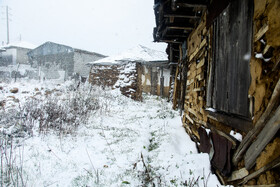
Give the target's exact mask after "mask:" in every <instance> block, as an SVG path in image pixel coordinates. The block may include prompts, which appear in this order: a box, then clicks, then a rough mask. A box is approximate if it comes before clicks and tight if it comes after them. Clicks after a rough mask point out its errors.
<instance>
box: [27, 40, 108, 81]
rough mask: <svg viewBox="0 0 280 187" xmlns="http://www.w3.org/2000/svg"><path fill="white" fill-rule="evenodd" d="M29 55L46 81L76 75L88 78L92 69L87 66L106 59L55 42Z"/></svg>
mask: <svg viewBox="0 0 280 187" xmlns="http://www.w3.org/2000/svg"><path fill="white" fill-rule="evenodd" d="M27 55H28V58H29V62H30V64H31V65H32V67H34V68H38V70H39V76H40V78H45V79H67V78H68V77H71V76H74V75H79V76H82V77H87V76H88V74H89V71H90V67H89V66H87V65H86V64H87V63H88V62H92V61H96V60H99V59H102V58H104V57H106V56H104V55H102V54H98V53H94V52H89V51H85V50H81V49H76V48H73V47H70V46H66V45H61V44H57V43H53V42H46V43H44V44H42V45H40V46H39V47H37V48H35V49H33V50H32V51H30V52H28V54H27Z"/></svg>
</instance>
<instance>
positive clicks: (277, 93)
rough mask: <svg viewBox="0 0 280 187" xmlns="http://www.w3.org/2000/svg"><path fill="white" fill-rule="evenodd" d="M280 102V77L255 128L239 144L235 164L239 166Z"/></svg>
mask: <svg viewBox="0 0 280 187" xmlns="http://www.w3.org/2000/svg"><path fill="white" fill-rule="evenodd" d="M279 102H280V79H279V80H278V82H277V84H276V86H275V88H274V90H273V93H272V96H271V99H270V101H269V103H268V105H267V107H266V109H265V112H264V113H263V114H262V116H261V117H260V119H259V120H258V121H257V123H256V124H255V126H254V128H253V129H252V130H250V131H249V132H248V134H247V135H246V136H245V137H244V138H243V140H242V142H241V144H240V145H239V146H238V148H237V150H236V151H235V153H234V155H233V159H232V161H233V164H234V165H235V166H237V163H238V162H239V161H240V160H241V158H242V156H243V155H244V153H245V151H246V150H247V149H248V147H249V146H250V145H251V143H252V141H253V140H254V139H255V137H256V136H257V135H258V133H259V132H260V131H261V129H262V128H263V127H264V126H265V125H266V121H267V118H269V116H270V114H271V111H272V110H273V108H274V106H275V105H278V104H279Z"/></svg>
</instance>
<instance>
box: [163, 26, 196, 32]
mask: <svg viewBox="0 0 280 187" xmlns="http://www.w3.org/2000/svg"><path fill="white" fill-rule="evenodd" d="M166 28H167V29H171V30H172V29H176V30H188V31H191V30H193V29H194V28H193V27H182V26H167V27H166Z"/></svg>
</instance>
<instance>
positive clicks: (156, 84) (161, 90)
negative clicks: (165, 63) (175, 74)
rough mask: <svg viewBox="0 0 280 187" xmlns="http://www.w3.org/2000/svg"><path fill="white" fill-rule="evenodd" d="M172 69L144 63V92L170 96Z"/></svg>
mask: <svg viewBox="0 0 280 187" xmlns="http://www.w3.org/2000/svg"><path fill="white" fill-rule="evenodd" d="M169 82H170V69H167V67H166V68H163V67H157V66H149V65H142V87H143V92H145V93H149V94H152V95H158V96H162V97H169V89H170V86H169V85H170V84H169Z"/></svg>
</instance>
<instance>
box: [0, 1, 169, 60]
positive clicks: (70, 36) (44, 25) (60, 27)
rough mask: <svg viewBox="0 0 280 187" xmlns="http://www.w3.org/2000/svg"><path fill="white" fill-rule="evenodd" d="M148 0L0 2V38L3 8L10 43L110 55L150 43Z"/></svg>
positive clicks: (3, 35)
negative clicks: (48, 43)
mask: <svg viewBox="0 0 280 187" xmlns="http://www.w3.org/2000/svg"><path fill="white" fill-rule="evenodd" d="M153 3H154V1H153V0H0V6H1V9H0V10H1V14H0V15H1V19H0V41H1V43H2V41H4V42H6V41H7V39H6V38H7V37H6V21H5V18H6V16H5V13H6V9H5V6H7V5H8V6H9V7H10V8H11V10H10V13H11V16H10V17H11V22H10V42H13V41H17V40H19V39H20V36H21V39H22V40H23V41H27V42H30V43H33V44H35V45H41V44H42V43H44V42H46V41H52V42H57V43H61V44H65V45H70V46H72V47H75V48H81V49H85V50H89V51H94V52H99V53H102V54H105V55H115V54H117V53H119V52H121V51H124V50H126V49H129V48H132V47H134V46H136V45H138V44H141V45H144V46H147V47H149V48H153V49H157V50H161V51H165V48H166V44H162V43H153V42H152V41H153V36H152V32H153V27H154V26H155V17H154V12H153Z"/></svg>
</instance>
